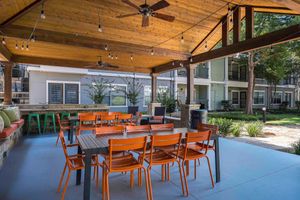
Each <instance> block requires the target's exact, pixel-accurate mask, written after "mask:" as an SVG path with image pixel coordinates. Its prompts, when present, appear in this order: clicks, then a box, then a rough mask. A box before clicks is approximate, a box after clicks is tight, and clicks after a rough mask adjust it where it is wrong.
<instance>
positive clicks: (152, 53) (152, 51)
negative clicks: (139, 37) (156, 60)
mask: <svg viewBox="0 0 300 200" xmlns="http://www.w3.org/2000/svg"><path fill="white" fill-rule="evenodd" d="M153 55H154V50H153V48H152V49H151V56H153Z"/></svg>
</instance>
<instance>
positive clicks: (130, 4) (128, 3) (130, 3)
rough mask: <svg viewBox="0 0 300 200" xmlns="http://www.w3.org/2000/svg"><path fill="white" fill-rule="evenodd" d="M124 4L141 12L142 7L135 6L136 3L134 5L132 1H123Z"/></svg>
mask: <svg viewBox="0 0 300 200" xmlns="http://www.w3.org/2000/svg"><path fill="white" fill-rule="evenodd" d="M122 1H123V2H124V3H126V4H127V5H129V6H131V7H133V8H135V9H137V10H138V11H139V10H140V7H139V6H137V5H135V4H134V3H132V2H131V1H129V0H122Z"/></svg>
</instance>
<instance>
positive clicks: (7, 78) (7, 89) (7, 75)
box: [3, 62, 13, 105]
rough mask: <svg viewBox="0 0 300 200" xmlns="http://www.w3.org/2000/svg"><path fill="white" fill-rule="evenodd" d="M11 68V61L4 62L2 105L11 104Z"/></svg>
mask: <svg viewBox="0 0 300 200" xmlns="http://www.w3.org/2000/svg"><path fill="white" fill-rule="evenodd" d="M12 68H13V63H10V62H7V63H4V70H3V71H4V101H3V104H4V105H11V104H12Z"/></svg>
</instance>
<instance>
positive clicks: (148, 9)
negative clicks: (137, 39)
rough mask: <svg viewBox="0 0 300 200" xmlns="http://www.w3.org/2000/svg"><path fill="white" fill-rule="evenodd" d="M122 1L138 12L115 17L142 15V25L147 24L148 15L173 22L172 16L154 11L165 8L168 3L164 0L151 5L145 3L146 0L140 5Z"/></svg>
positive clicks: (125, 0) (128, 0)
mask: <svg viewBox="0 0 300 200" xmlns="http://www.w3.org/2000/svg"><path fill="white" fill-rule="evenodd" d="M122 2H124V3H126V4H127V5H129V6H131V7H133V8H135V9H136V10H138V12H137V13H131V14H126V15H119V16H117V18H124V17H130V16H135V15H142V17H143V19H142V27H147V26H149V17H150V16H152V17H156V18H158V19H162V20H165V21H168V22H173V21H174V20H175V17H174V16H171V15H166V14H162V13H157V12H156V11H158V10H160V9H163V8H166V7H168V6H169V5H170V4H169V3H168V2H167V1H165V0H161V1H159V2H157V3H155V4H153V5H152V6H150V5H149V4H147V0H145V3H144V4H142V5H140V6H137V5H135V4H134V3H132V2H131V1H130V0H122Z"/></svg>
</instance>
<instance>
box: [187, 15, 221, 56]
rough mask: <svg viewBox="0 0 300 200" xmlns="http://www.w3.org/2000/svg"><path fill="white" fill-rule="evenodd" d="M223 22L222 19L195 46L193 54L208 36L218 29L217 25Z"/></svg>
mask: <svg viewBox="0 0 300 200" xmlns="http://www.w3.org/2000/svg"><path fill="white" fill-rule="evenodd" d="M221 23H222V20H220V21H219V22H218V23H217V24H216V25H215V26H214V27H213V29H212V30H211V31H210V32H209V33H208V34H207V35H206V36H205V37H204V38H203V39H202V40H201V41H200V42H199V43H198V44H197V45H196V46H195V48H194V49H193V50H192V51H191V54H193V53H194V52H195V51H196V50H197V49H198V48H199V47H200V46H202V44H203V43H204V42H205V41H206V40H207V38H208V37H209V36H210V35H211V34H212V33H213V32H214V31H215V30H216V29H217V27H218V26H219V25H220V24H221Z"/></svg>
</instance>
